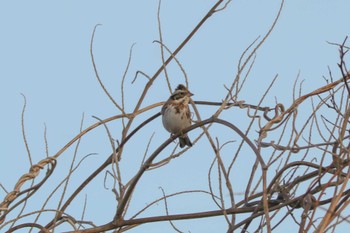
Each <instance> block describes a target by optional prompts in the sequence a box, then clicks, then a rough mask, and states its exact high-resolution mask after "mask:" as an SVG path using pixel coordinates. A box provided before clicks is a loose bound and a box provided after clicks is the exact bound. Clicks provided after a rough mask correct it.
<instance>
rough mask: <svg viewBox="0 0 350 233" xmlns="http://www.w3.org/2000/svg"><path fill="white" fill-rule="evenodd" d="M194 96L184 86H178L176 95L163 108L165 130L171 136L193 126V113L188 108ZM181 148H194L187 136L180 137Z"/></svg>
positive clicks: (172, 95)
mask: <svg viewBox="0 0 350 233" xmlns="http://www.w3.org/2000/svg"><path fill="white" fill-rule="evenodd" d="M192 95H193V94H192V93H191V92H190V91H189V90H188V89H187V88H186V87H185V86H184V85H182V84H180V85H178V86H177V88H176V89H175V91H174V93H173V94H171V96H170V97H169V99H168V100H167V101H166V102H165V104H164V105H163V107H162V111H161V113H162V121H163V126H164V128H165V129H166V130H167V131H168V132H169V133H171V134H176V133H179V132H181V131H182V130H183V129H185V128H187V127H189V126H190V125H191V112H190V108H189V107H188V103H189V101H190V97H191V96H192ZM179 142H180V147H181V148H183V147H185V146H186V145H187V146H192V143H191V141H190V139H189V138H188V136H187V134H183V135H181V136H180V137H179Z"/></svg>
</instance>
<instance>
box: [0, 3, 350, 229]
mask: <svg viewBox="0 0 350 233" xmlns="http://www.w3.org/2000/svg"><path fill="white" fill-rule="evenodd" d="M212 4H213V1H209V0H192V1H185V0H179V1H169V0H163V1H162V6H161V22H162V32H163V40H164V43H165V44H166V45H167V46H168V47H169V48H170V49H171V50H174V49H176V47H177V46H178V45H179V44H180V43H181V42H182V40H183V39H184V38H185V37H186V36H187V35H188V33H189V32H190V31H191V30H192V29H193V27H194V26H195V25H196V24H197V23H198V22H199V20H200V19H201V18H202V17H203V16H204V14H205V13H206V12H207V11H208V9H210V7H211V6H212ZM279 5H280V2H279V1H271V0H270V1H258V0H251V1H250V0H249V1H242V0H240V1H232V2H231V3H230V4H229V6H228V7H227V9H225V10H224V11H222V12H219V13H217V14H215V15H214V16H213V17H212V18H210V19H209V20H208V22H207V23H206V24H205V25H204V26H203V27H202V28H201V29H200V30H199V31H198V33H197V34H196V35H195V36H194V37H193V39H192V40H191V41H190V42H189V43H188V44H187V45H186V46H185V48H184V49H183V50H182V51H181V52H180V53H179V55H178V58H179V59H180V61H181V63H182V65H183V67H184V69H185V70H186V73H187V75H188V77H189V80H190V81H189V88H190V90H191V92H192V93H194V94H195V96H194V97H193V98H194V100H211V101H220V100H222V99H223V98H224V97H225V95H226V93H225V88H224V85H229V84H230V83H231V82H232V80H233V79H234V77H235V74H236V71H237V63H238V59H239V57H240V55H241V54H242V52H243V51H244V50H245V48H246V47H247V46H248V45H249V44H250V43H252V42H253V41H254V39H256V38H257V37H258V36H262V35H264V34H265V33H266V31H267V30H268V28H269V27H270V25H271V24H272V22H273V20H274V17H275V16H276V14H277V11H278V7H279ZM157 7H158V1H153V0H150V1H133V0H130V1H111V0H109V1H107V0H106V1H96V0H95V1H93V0H85V1H82V0H77V1H67V0H61V1H43V0H41V1H39V0H33V1H23V0H22V1H20V0H13V1H0V24H1V38H0V42H1V43H0V64H1V69H0V81H1V85H0V106H1V109H2V111H1V114H0V122H2V124H1V128H0V129H1V130H0V139H1V140H0V159H1V163H0V177H2V178H1V179H0V182H1V184H2V185H3V186H4V187H5V188H6V189H7V190H11V189H12V187H13V185H14V184H15V182H16V181H17V180H18V178H19V177H20V176H21V175H22V174H24V173H25V172H26V171H27V170H28V169H29V162H28V157H27V155H26V149H25V147H24V144H23V139H22V134H21V112H22V107H23V102H24V101H23V97H22V95H21V93H22V94H23V95H25V97H26V100H27V107H26V112H25V129H26V136H27V139H28V143H29V146H30V151H31V154H32V159H33V161H34V162H38V161H40V160H41V159H42V158H44V157H45V143H44V129H45V125H46V127H47V139H48V145H49V154H50V155H54V154H55V153H56V152H57V151H58V150H59V149H60V148H61V147H63V146H64V145H65V144H66V143H67V142H68V141H69V140H71V139H72V138H73V137H74V136H75V135H76V134H77V133H78V132H79V127H80V121H81V118H82V114H83V113H84V128H85V127H87V126H89V125H91V124H93V123H96V119H94V118H92V116H97V117H99V118H102V119H104V118H107V117H110V116H113V115H116V114H119V112H118V110H117V109H116V108H115V107H114V105H113V104H112V103H111V102H110V101H109V99H108V98H107V96H106V95H105V94H104V93H103V91H102V89H101V88H100V87H99V85H98V82H97V80H96V78H95V75H94V72H93V67H92V63H91V58H90V51H89V49H90V48H89V46H90V39H91V35H92V31H93V28H94V26H95V25H96V24H102V25H101V26H99V27H98V28H97V31H96V36H95V43H94V54H95V60H96V64H97V67H98V70H99V74H100V76H101V78H102V80H103V82H104V83H105V85H106V87H107V88H108V90H109V91H110V92H111V94H112V95H113V96H114V97H115V98H116V99H117V100H118V101H120V99H121V95H120V80H121V77H122V75H123V73H124V69H125V66H126V64H127V61H128V56H129V50H130V47H131V46H132V44H134V43H135V46H134V48H133V56H132V62H131V65H130V70H129V73H128V75H127V77H126V82H125V83H126V86H125V88H126V110H127V111H128V112H130V111H132V110H133V108H134V104H135V102H136V101H137V98H138V97H139V94H138V93H139V92H140V90H142V88H143V86H144V84H145V83H146V80H145V79H143V78H142V77H140V78H139V79H138V80H137V81H136V83H135V84H133V85H132V84H131V80H132V79H133V78H134V75H135V72H136V71H138V70H142V71H143V72H145V73H147V74H148V75H150V76H152V75H153V74H154V73H155V71H156V70H157V69H158V67H159V66H160V65H161V59H160V50H159V45H158V44H156V43H152V42H153V41H154V40H159V35H158V26H157ZM349 9H350V2H349V1H346V0H337V1H324V0H321V1H316V0H310V1H301V0H296V1H286V3H285V6H284V8H283V10H282V15H281V17H280V20H279V21H278V23H277V25H276V27H275V30H274V31H273V32H272V34H271V36H270V37H269V38H268V39H267V41H266V43H265V44H264V45H263V46H262V47H261V49H260V50H259V51H258V53H257V57H256V62H255V65H254V68H253V70H252V72H251V74H250V78H249V80H248V83H247V87H249V88H246V89H245V90H243V92H242V93H241V96H240V99H241V100H245V101H246V102H248V103H251V104H256V103H257V102H258V101H259V99H260V97H261V95H262V93H264V91H265V89H266V88H267V87H268V85H269V83H270V82H271V80H272V79H273V78H274V76H275V75H276V74H278V76H279V78H278V79H277V81H276V87H275V88H274V89H273V91H272V93H271V95H269V96H268V97H267V98H266V104H273V103H274V101H275V97H276V98H277V99H278V101H280V102H283V103H285V104H286V105H287V106H288V104H290V103H291V96H292V89H291V86H292V85H293V83H294V80H295V78H296V76H297V75H298V73H300V79H301V80H305V81H304V86H303V91H304V92H305V93H306V92H309V91H312V90H313V89H315V88H316V87H319V86H321V85H322V84H324V80H323V78H322V76H324V75H325V76H326V75H327V74H328V68H327V67H328V66H329V67H330V68H331V69H332V70H333V71H334V72H333V74H334V76H335V77H339V75H340V73H339V71H338V69H337V65H336V63H337V62H338V50H337V47H335V46H332V45H329V44H327V41H329V42H335V43H341V42H342V41H343V40H344V38H345V36H347V35H350V29H349V27H348V23H347V22H348V11H349ZM169 72H170V77H171V83H172V87H173V88H174V87H175V86H176V85H177V84H178V83H183V82H184V79H183V75H182V73H181V70H180V69H179V68H178V66H177V65H176V64H175V63H172V64H170V65H169ZM168 96H169V91H168V89H167V86H166V83H165V81H164V75H161V76H160V77H159V78H158V79H157V81H156V82H155V83H154V85H153V86H152V87H151V90H150V93H149V95H148V96H147V97H146V99H145V101H144V103H143V105H142V106H143V107H145V106H147V105H149V104H152V103H157V102H160V101H165V100H166V99H167V98H168ZM159 110H160V108H158V109H154V110H152V111H151V112H150V113H149V114H148V115H147V116H150V115H151V114H154V113H156V112H157V111H159ZM202 111H203V112H202V113H201V114H202V116H203V118H204V117H208V116H210V115H211V114H213V112H214V111H215V110H214V109H210V108H209V109H206V108H203V109H202ZM145 117H146V116H145ZM143 119H145V118H143ZM141 120H142V119H140V121H136V123H140V122H141ZM239 120H240V118H239V117H235V116H233V117H232V121H233V122H237V123H238V122H239ZM109 127H110V129H111V130H112V134H113V136H114V137H116V138H119V137H120V125H118V124H117V123H111V124H110V125H109ZM238 127H239V125H238ZM153 133H155V136H154V138H153V140H152V143H151V147H150V150H151V151H152V149H153V150H154V149H156V148H157V145H159V144H160V143H162V142H163V141H164V140H165V139H166V138H167V136H168V134H167V133H166V132H165V130H164V129H163V127H162V125H161V120H160V119H158V120H157V121H156V122H154V123H153V124H152V127H151V128H149V129H147V130H146V131H145V132H143V133H142V135H140V136H139V137H137V138H136V139H135V141H133V142H132V143H134V144H132V145H133V146H131V147H130V148H127V149H128V153H129V155H130V158H129V159H125V162H124V164H123V167H122V170H123V172H124V173H125V176H124V177H125V180H127V179H128V178H130V177H131V175H132V174H133V173H134V172H135V171H136V169H137V168H138V166H135V164H139V163H140V158H141V159H142V156H143V154H144V151H145V149H146V147H147V143H148V140H149V138H150V137H151V135H152V134H153ZM219 134H220V132H218V131H214V135H219ZM194 135H196V133H193V135H192V137H194ZM134 145H136V146H134ZM208 149H210V147H208V145H207V143H206V139H202V141H201V142H200V143H198V144H197V145H196V146H195V148H194V150H193V151H191V150H190V151H189V152H188V153H187V154H185V155H184V156H182V157H181V158H179V159H175V160H174V161H173V162H172V163H170V164H169V165H168V166H166V167H163V168H160V169H159V171H154V172H153V171H150V172H149V174H147V175H148V176H147V179H145V181H144V183H143V185H141V186H140V187H139V192H138V193H135V197H134V198H135V202H134V203H132V205H131V210H130V212H133V211H137V210H138V209H140V208H142V207H143V206H144V205H145V204H146V203H150V202H151V201H152V200H154V199H156V198H159V197H161V196H162V193H161V191H160V190H159V187H163V188H164V190H165V191H166V193H172V192H178V191H183V190H189V189H201V188H202V189H206V188H207V185H208V184H207V180H206V179H207V177H206V176H207V171H208V168H209V166H210V163H211V161H212V159H213V154H206V153H207V151H208ZM110 150H111V148H110V144H109V141H108V137H107V136H106V133H105V131H104V129H103V128H102V127H100V128H99V129H97V130H96V131H94V132H92V133H91V134H88V135H87V136H86V137H85V138H84V139H83V140H82V143H81V145H80V148H79V151H78V158H80V159H81V158H82V157H83V156H85V155H87V154H89V153H97V155H93V156H91V157H89V158H88V159H86V162H85V163H84V164H83V165H82V167H81V170H80V171H78V173H77V174H79V175H78V176H75V177H74V178H72V179H73V180H72V183H71V187H70V188H69V191H72V190H73V189H72V188H73V187H74V182H76V183H79V181H81V179H79V178H84V177H86V176H88V174H90V173H91V171H93V170H94V169H95V168H96V167H97V166H98V165H99V164H100V163H102V162H103V161H104V160H105V158H107V156H108V155H109V154H110ZM169 151H170V150H169ZM169 151H167V153H169ZM73 152H74V147H73V148H71V149H69V150H68V151H67V152H66V153H64V154H63V155H62V156H60V158H59V160H58V164H59V167H58V168H57V169H58V171H62V174H65V173H64V171H66V169H67V167H69V165H70V162H71V158H72V154H73ZM132 155H134V156H132ZM162 156H163V157H165V156H166V155H162ZM251 159H252V162H253V161H254V160H253V158H251ZM252 162H251V163H252ZM61 169H62V170H61ZM238 174H239V171H238ZM63 177H64V176H62V175H61V176H60V175H57V176H56V177H54V178H52V184H54V182H57V180H60V179H62V178H63ZM189 178H191V179H189ZM103 179H104V175H101V176H99V177H98V178H97V179H96V180H95V181H94V182H92V184H91V185H90V186H89V187H88V188H87V189H86V190H84V191H83V193H82V196H81V197H80V198H79V201H77V202H76V203H74V204H73V205H74V208H73V207H72V208H71V209H69V210H70V211H72V213H73V212H74V211H78V213H80V212H79V211H81V205H82V203H83V200H84V196H85V194H87V196H88V200H89V202H88V203H89V205H88V207H87V214H86V215H87V217H88V218H89V217H91V218H92V217H93V216H94V215H95V214H94V213H96V212H94V210H95V211H96V210H99V214H98V215H99V216H98V217H97V220H96V222H97V223H98V224H103V223H106V221H109V220H110V217H111V216H113V211H114V208H113V207H114V205H115V201H114V200H113V194H112V192H111V191H110V190H105V189H104V188H103ZM243 180H244V179H243ZM185 181H186V182H185ZM187 181H188V182H187ZM50 182H51V181H50ZM50 184H51V183H50ZM50 184H49V185H48V186H49V188H48V189H47V190H50V188H51V189H52V188H53V187H50ZM238 185H239V182H238ZM239 191H242V190H241V189H240V188H237V192H239ZM4 195H5V193H4V192H3V191H2V190H0V198H1V199H2V198H3V196H4ZM38 196H39V197H43V196H45V192H43V193H40V192H39V193H38ZM99 197H103V198H101V199H99ZM193 197H194V196H193ZM97 200H98V201H97ZM189 200H191V201H190V202H191V203H189ZM113 201H114V202H113ZM206 202H210V198H207V197H205V198H203V200H202V199H198V200H197V198H196V200H194V199H191V197H190V198H185V197H184V199H179V200H177V201H176V202H173V203H171V205H173V206H172V208H171V209H170V210H171V211H172V212H175V213H182V212H186V211H190V212H193V211H195V210H208V209H210V208H213V205H212V204H211V203H208V204H203V203H206ZM184 203H186V204H184ZM99 208H100V209H99ZM152 211H154V212H152ZM152 211H151V212H149V213H150V214H152V213H153V214H161V213H164V208H163V207H162V204H160V205H159V206H158V208H154V210H153V209H152ZM130 215H131V214H130ZM95 217H96V216H95ZM177 224H178V225H177V226H179V227H180V228H181V229H182V230H183V231H187V232H188V231H191V232H213V231H214V229H215V230H218V229H220V230H221V229H222V231H218V232H224V231H225V229H226V224H225V221H224V220H223V218H213V219H210V220H208V221H203V220H195V221H192V222H189V221H182V222H177ZM160 227H165V228H163V229H167V231H170V230H171V228H170V227H169V224H168V223H156V224H148V225H145V226H142V227H140V228H135V229H133V230H131V232H144V230H148V231H149V232H164V231H162V230H161V229H160ZM291 227H292V225H291V226H283V227H281V228H279V229H277V230H276V232H283V230H285V229H292V228H291ZM211 228H213V229H211Z"/></svg>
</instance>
